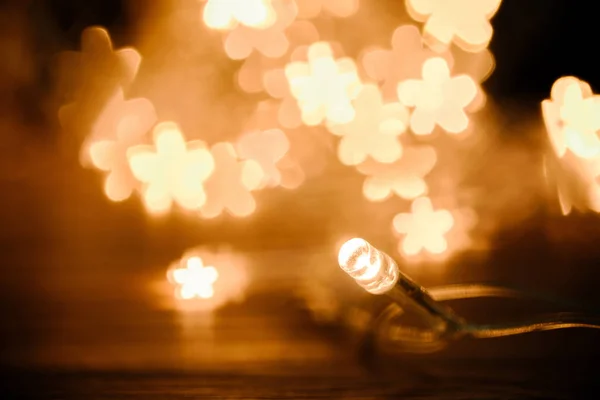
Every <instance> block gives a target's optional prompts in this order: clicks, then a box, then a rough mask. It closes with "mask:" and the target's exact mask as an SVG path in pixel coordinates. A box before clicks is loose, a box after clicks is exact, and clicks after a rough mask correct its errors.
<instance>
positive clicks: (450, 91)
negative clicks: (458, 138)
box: [398, 57, 478, 135]
mask: <svg viewBox="0 0 600 400" xmlns="http://www.w3.org/2000/svg"><path fill="white" fill-rule="evenodd" d="M422 76H423V79H422V80H418V79H409V80H407V81H404V82H401V83H400V84H398V98H399V99H400V101H401V102H402V103H403V104H404V105H406V106H408V107H414V110H413V112H412V114H411V118H410V128H411V130H412V131H413V132H414V133H415V134H417V135H428V134H430V133H432V132H433V130H434V129H435V126H436V125H439V126H440V127H442V128H443V129H444V130H445V131H446V132H448V133H454V134H455V133H461V132H464V131H465V130H466V129H467V128H468V126H469V117H468V116H467V114H466V112H465V107H467V106H469V104H471V103H472V102H473V100H474V99H475V97H476V96H477V93H478V85H477V84H476V83H475V82H474V81H473V78H471V77H470V76H468V75H458V76H450V68H449V67H448V63H447V62H446V60H444V59H443V58H440V57H434V58H430V59H428V60H427V61H425V63H424V64H423V70H422Z"/></svg>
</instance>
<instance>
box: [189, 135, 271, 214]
mask: <svg viewBox="0 0 600 400" xmlns="http://www.w3.org/2000/svg"><path fill="white" fill-rule="evenodd" d="M210 152H211V154H212V157H213V159H214V172H213V174H212V175H211V176H210V177H209V178H208V179H207V180H206V182H205V183H204V188H205V190H206V202H205V203H204V204H203V205H202V206H201V207H200V210H199V212H200V215H201V216H202V217H203V218H215V217H218V216H219V215H221V214H222V213H223V212H224V211H227V212H228V213H229V214H231V215H233V216H235V217H247V216H249V215H250V214H252V213H253V212H254V210H256V201H255V200H254V196H253V195H252V193H251V192H252V191H253V190H256V189H258V188H259V186H260V184H261V182H263V179H264V172H263V170H262V168H261V166H260V164H259V163H258V162H257V161H255V160H240V159H239V157H238V154H237V152H236V151H235V147H234V145H233V144H231V143H227V142H221V143H217V144H215V145H214V146H213V147H212V148H211V149H210Z"/></svg>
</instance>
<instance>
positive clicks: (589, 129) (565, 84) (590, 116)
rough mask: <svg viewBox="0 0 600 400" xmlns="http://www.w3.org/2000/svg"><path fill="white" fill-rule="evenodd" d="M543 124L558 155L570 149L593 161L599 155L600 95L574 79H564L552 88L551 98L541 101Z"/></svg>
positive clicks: (585, 83) (584, 83)
mask: <svg viewBox="0 0 600 400" xmlns="http://www.w3.org/2000/svg"><path fill="white" fill-rule="evenodd" d="M542 111H543V113H544V121H545V123H546V128H547V129H548V134H549V137H550V142H551V143H552V146H553V148H554V151H555V152H556V154H557V156H559V157H563V156H564V155H565V153H566V152H567V150H569V151H571V152H572V153H574V154H575V155H576V156H578V157H581V158H585V159H592V158H595V157H598V156H600V138H599V137H598V133H599V131H600V96H599V95H594V94H593V92H592V89H591V87H590V85H589V84H588V83H587V82H583V81H581V80H579V79H577V78H575V77H571V76H568V77H563V78H560V79H559V80H557V81H556V82H555V83H554V85H553V86H552V92H551V99H549V100H544V101H543V102H542Z"/></svg>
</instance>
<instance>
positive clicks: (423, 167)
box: [357, 145, 437, 202]
mask: <svg viewBox="0 0 600 400" xmlns="http://www.w3.org/2000/svg"><path fill="white" fill-rule="evenodd" d="M436 161H437V154H436V152H435V149H434V148H433V147H431V146H425V145H423V146H407V147H405V148H404V151H403V155H402V157H401V158H400V159H399V160H397V161H395V162H393V163H391V164H385V163H378V162H375V161H373V160H367V161H366V162H364V163H363V164H361V165H359V166H358V167H357V169H358V171H359V172H360V173H362V174H364V175H366V176H367V177H366V178H365V182H364V184H363V195H364V196H365V198H366V199H367V200H369V201H375V202H377V201H383V200H386V199H388V198H389V197H391V196H392V195H396V196H398V197H401V198H403V199H406V200H412V199H415V198H417V197H419V196H422V195H424V194H426V193H427V183H426V182H425V180H424V177H425V176H426V175H427V174H428V173H429V172H430V171H431V170H432V169H433V167H434V166H435V163H436Z"/></svg>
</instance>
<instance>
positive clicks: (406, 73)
mask: <svg viewBox="0 0 600 400" xmlns="http://www.w3.org/2000/svg"><path fill="white" fill-rule="evenodd" d="M391 45H392V47H391V49H382V48H372V49H367V50H366V51H365V52H364V53H363V54H362V56H361V64H362V66H363V67H364V69H365V72H366V73H367V75H368V76H369V78H371V79H374V80H375V81H377V82H381V91H382V92H383V96H384V98H385V99H386V100H390V99H397V94H396V87H397V86H398V83H400V82H402V81H405V80H407V79H417V78H420V77H421V68H422V66H423V63H424V62H425V61H426V60H427V59H429V58H431V57H434V56H436V53H434V52H433V51H432V50H431V49H429V48H427V47H425V46H424V44H423V38H422V37H421V32H420V31H419V29H418V28H417V27H416V26H414V25H402V26H399V27H398V28H396V29H395V30H394V33H393V34H392V43H391ZM442 56H443V57H444V58H446V60H447V61H448V64H450V65H452V56H451V55H450V53H449V52H445V53H444V54H443V55H442Z"/></svg>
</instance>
